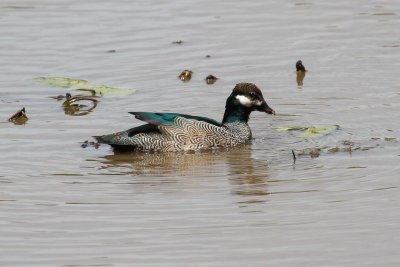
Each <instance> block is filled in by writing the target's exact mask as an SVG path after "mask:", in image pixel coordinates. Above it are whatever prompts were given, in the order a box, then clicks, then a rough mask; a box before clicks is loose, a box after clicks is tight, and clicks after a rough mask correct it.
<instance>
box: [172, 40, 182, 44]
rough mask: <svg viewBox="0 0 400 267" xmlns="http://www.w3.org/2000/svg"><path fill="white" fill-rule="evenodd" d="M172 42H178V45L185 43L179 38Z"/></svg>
mask: <svg viewBox="0 0 400 267" xmlns="http://www.w3.org/2000/svg"><path fill="white" fill-rule="evenodd" d="M172 43H173V44H178V45H180V44H182V43H183V41H182V40H178V41H173V42H172Z"/></svg>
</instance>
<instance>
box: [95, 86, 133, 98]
mask: <svg viewBox="0 0 400 267" xmlns="http://www.w3.org/2000/svg"><path fill="white" fill-rule="evenodd" d="M90 89H93V90H94V91H95V92H96V93H97V94H100V95H114V96H118V95H119V96H123V95H130V94H133V93H135V92H136V90H135V89H132V88H119V87H112V86H108V85H92V86H90Z"/></svg>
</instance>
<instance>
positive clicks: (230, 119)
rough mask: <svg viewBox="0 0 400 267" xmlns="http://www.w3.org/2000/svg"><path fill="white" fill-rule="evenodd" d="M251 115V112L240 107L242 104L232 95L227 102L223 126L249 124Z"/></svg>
mask: <svg viewBox="0 0 400 267" xmlns="http://www.w3.org/2000/svg"><path fill="white" fill-rule="evenodd" d="M250 113H251V110H249V109H248V108H246V107H243V106H242V105H240V103H239V102H238V101H237V100H236V99H235V98H234V96H232V95H231V96H230V97H229V98H228V99H227V100H226V106H225V113H224V118H223V119H222V125H224V124H226V123H234V122H244V123H247V122H248V120H249V116H250Z"/></svg>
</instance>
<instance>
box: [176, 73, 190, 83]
mask: <svg viewBox="0 0 400 267" xmlns="http://www.w3.org/2000/svg"><path fill="white" fill-rule="evenodd" d="M192 74H193V71H191V70H184V71H182V72H181V74H179V76H178V78H179V79H180V80H181V81H182V82H188V81H190V79H192Z"/></svg>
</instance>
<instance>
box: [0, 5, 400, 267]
mask: <svg viewBox="0 0 400 267" xmlns="http://www.w3.org/2000/svg"><path fill="white" fill-rule="evenodd" d="M399 15H400V6H399V5H398V4H397V3H396V2H395V1H361V0H359V1H333V2H332V1H329V2H328V1H300V0H299V1H277V2H269V3H265V1H252V2H251V3H245V2H241V1H234V2H231V3H229V4H227V3H223V2H215V1H185V2H181V1H168V3H167V2H163V1H152V2H151V3H150V2H148V1H134V2H132V1H122V0H121V1H112V2H110V1H73V0H69V1H67V0H61V1H39V0H30V1H27V0H26V1H25V0H20V1H7V0H6V1H2V2H1V3H0V25H1V27H0V35H1V36H2V37H1V38H0V57H1V59H2V64H1V65H0V72H1V73H2V75H1V76H0V88H1V89H0V120H1V123H0V149H1V153H0V162H1V164H0V184H1V186H0V214H1V220H0V223H1V227H0V241H1V242H0V263H1V265H4V266H42V267H43V266H188V265H189V266H377V265H379V266H398V265H399V263H400V256H398V247H399V245H400V241H399V239H398V238H397V236H398V235H399V234H400V233H399V232H400V231H399V226H398V221H399V219H400V213H399V211H398V210H399V209H398V207H399V204H400V203H399V202H400V198H399V188H398V187H399V181H398V174H399V170H400V167H399V162H400V161H399V159H400V146H399V140H400V131H399V123H398V122H399V121H400V112H399V110H400V109H399V108H400V104H399V103H400V89H399V84H400V77H399V75H398V74H399V70H400V63H399V62H400V48H399V47H400V40H399V38H398V36H399V34H400V30H399V29H400V27H398V26H399V22H400V17H399ZM179 40H182V41H183V43H181V44H174V43H172V42H174V41H179ZM110 50H115V51H111V52H110ZM206 55H210V57H206ZM299 59H301V60H302V61H303V64H304V65H305V66H306V68H307V69H308V72H307V74H306V77H305V79H304V85H303V86H302V87H298V86H297V84H296V74H295V63H296V61H297V60H299ZM184 69H190V70H192V71H193V77H192V79H191V81H190V82H188V83H182V82H181V81H180V80H179V79H178V78H177V75H179V73H180V72H181V71H182V70H184ZM209 74H213V75H215V76H217V77H219V78H220V79H219V80H218V81H217V82H216V83H215V84H213V85H207V84H206V83H205V81H204V78H205V77H206V76H207V75H209ZM37 76H64V77H74V78H81V79H87V80H89V81H91V82H94V83H97V84H109V85H113V86H119V87H133V88H136V89H137V90H138V91H137V93H136V94H133V95H129V96H124V97H103V98H101V99H100V102H99V104H98V106H97V107H96V108H95V110H94V111H93V112H91V113H90V114H88V115H86V116H69V115H66V114H64V111H63V110H62V108H61V102H57V101H56V100H54V99H50V98H48V97H49V96H54V95H58V94H65V93H66V92H68V90H66V89H61V88H52V87H46V86H43V85H40V84H39V83H38V82H37V81H35V80H33V77H37ZM243 81H247V82H254V83H256V84H257V85H258V86H259V87H260V88H261V89H262V91H263V92H264V95H265V97H266V99H267V101H268V103H269V104H270V106H271V107H273V108H274V109H275V110H276V111H277V113H278V115H277V116H269V115H267V114H261V113H254V114H252V116H251V121H250V126H251V128H252V131H253V135H254V140H253V142H252V144H251V145H248V146H244V147H240V148H236V149H228V150H221V151H213V152H207V153H195V154H167V155H160V154H140V155H133V154H114V153H113V151H112V150H111V149H110V148H109V147H108V146H100V147H99V148H98V149H95V148H94V147H88V148H86V149H83V148H81V146H80V145H81V143H82V142H84V141H85V140H89V141H90V140H91V136H92V135H99V134H105V133H109V132H113V131H118V130H121V129H126V128H128V127H131V126H135V125H139V124H140V122H138V121H136V120H134V118H132V116H130V115H129V114H128V112H129V111H160V112H171V111H176V112H181V113H189V114H197V115H203V116H208V117H211V118H214V119H217V120H219V119H222V115H223V111H224V104H225V100H226V97H227V96H228V95H229V94H230V91H231V90H232V88H233V87H234V85H235V84H236V83H237V82H243ZM22 107H25V108H26V110H27V114H28V117H29V121H28V122H27V123H26V124H25V125H13V124H11V123H8V122H7V119H8V117H9V116H11V115H12V114H13V113H14V112H15V111H16V110H17V109H20V108H22ZM309 125H339V126H340V129H338V130H334V131H332V132H330V133H328V134H326V135H323V136H320V137H316V138H311V139H303V138H299V137H298V136H297V135H298V133H295V132H277V131H276V130H275V128H277V127H285V126H309ZM313 148H320V149H321V152H320V155H319V157H314V158H312V157H310V156H309V155H308V154H307V153H306V154H305V155H299V154H301V153H302V152H304V151H308V150H307V149H313ZM332 148H333V149H335V148H337V150H338V151H337V150H331V152H329V150H330V149H332ZM292 150H294V151H295V152H296V154H298V157H297V160H296V162H295V163H294V161H293V156H292V152H291V151H292Z"/></svg>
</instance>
